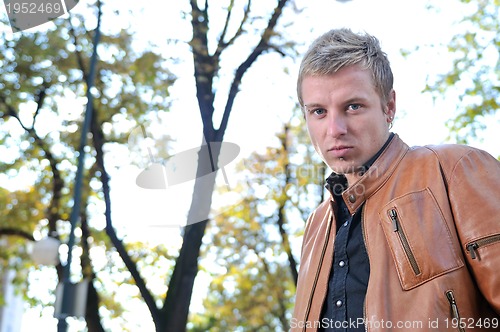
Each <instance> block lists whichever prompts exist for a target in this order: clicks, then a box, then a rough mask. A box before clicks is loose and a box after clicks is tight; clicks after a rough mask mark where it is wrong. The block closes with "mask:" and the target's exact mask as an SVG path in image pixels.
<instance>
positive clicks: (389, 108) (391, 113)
mask: <svg viewBox="0 0 500 332" xmlns="http://www.w3.org/2000/svg"><path fill="white" fill-rule="evenodd" d="M385 114H386V115H387V123H391V122H392V121H394V118H395V117H396V91H394V89H392V90H391V92H390V93H389V97H388V98H387V104H386V111H385Z"/></svg>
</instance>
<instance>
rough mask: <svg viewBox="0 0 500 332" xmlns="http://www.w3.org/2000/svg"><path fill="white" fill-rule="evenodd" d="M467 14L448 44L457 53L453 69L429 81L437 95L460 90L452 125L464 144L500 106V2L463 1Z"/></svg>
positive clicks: (456, 135) (430, 89)
mask: <svg viewBox="0 0 500 332" xmlns="http://www.w3.org/2000/svg"><path fill="white" fill-rule="evenodd" d="M460 2H461V3H462V4H463V7H464V8H463V9H464V11H466V12H467V15H465V16H464V18H463V19H462V21H461V24H460V26H461V27H463V28H464V32H463V33H460V34H457V35H455V36H454V37H453V38H452V40H451V41H450V43H449V45H448V51H449V52H450V53H452V54H453V55H454V60H453V67H452V68H453V69H452V70H451V71H450V72H448V73H446V74H442V75H440V76H438V77H437V78H436V79H435V80H433V81H431V82H429V83H428V85H427V87H426V91H431V92H432V93H433V94H434V96H438V95H444V94H446V93H447V92H456V93H457V94H458V96H459V100H460V102H459V103H458V105H457V110H458V115H457V116H456V117H455V118H454V119H452V120H451V121H450V122H449V123H448V126H449V128H450V131H451V133H452V136H453V137H454V138H455V139H456V140H457V141H458V142H461V143H466V142H467V141H468V139H469V138H474V137H476V136H477V132H478V131H479V130H481V129H484V128H485V126H486V125H487V124H486V123H485V119H486V118H487V116H494V115H495V114H496V113H497V111H498V110H499V109H500V57H499V54H500V33H499V31H500V21H499V20H498V17H500V1H499V0H494V1H489V0H460Z"/></svg>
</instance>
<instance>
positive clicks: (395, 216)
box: [379, 188, 464, 290]
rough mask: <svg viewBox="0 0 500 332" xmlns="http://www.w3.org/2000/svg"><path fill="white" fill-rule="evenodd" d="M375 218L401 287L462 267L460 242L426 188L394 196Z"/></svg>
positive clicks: (406, 287)
mask: <svg viewBox="0 0 500 332" xmlns="http://www.w3.org/2000/svg"><path fill="white" fill-rule="evenodd" d="M379 217H380V223H381V225H382V228H383V230H384V234H385V237H386V239H387V244H388V245H389V248H390V250H391V254H392V257H393V261H394V264H395V266H396V270H397V273H398V277H399V281H400V283H401V287H402V288H403V289H404V290H409V289H412V288H414V287H416V286H418V285H420V284H423V283H425V282H427V281H429V280H431V279H433V278H435V277H437V276H440V275H442V274H445V273H447V272H449V271H452V270H455V269H458V268H460V267H462V266H463V264H464V263H463V261H462V259H461V258H460V257H461V256H460V254H459V253H460V245H459V244H458V242H457V241H455V242H454V241H453V238H452V236H451V233H450V229H449V228H448V224H447V223H446V221H445V217H444V216H443V214H442V212H441V210H440V208H439V206H438V204H437V202H436V200H435V198H434V196H433V195H432V192H431V191H430V189H428V188H426V189H423V190H421V191H416V192H411V193H408V194H406V195H404V196H400V197H397V198H395V199H394V200H392V201H391V202H389V203H388V204H386V205H385V206H384V207H383V208H382V209H381V210H380V211H379Z"/></svg>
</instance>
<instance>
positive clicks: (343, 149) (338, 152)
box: [328, 145, 352, 158]
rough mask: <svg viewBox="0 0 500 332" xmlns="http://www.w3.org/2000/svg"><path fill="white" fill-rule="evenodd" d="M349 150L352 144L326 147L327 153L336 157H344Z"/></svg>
mask: <svg viewBox="0 0 500 332" xmlns="http://www.w3.org/2000/svg"><path fill="white" fill-rule="evenodd" d="M351 150H352V146H347V145H339V146H334V147H333V148H330V149H328V153H329V154H330V155H333V156H334V157H336V158H344V157H345V156H346V155H347V154H348V153H349V152H350V151H351Z"/></svg>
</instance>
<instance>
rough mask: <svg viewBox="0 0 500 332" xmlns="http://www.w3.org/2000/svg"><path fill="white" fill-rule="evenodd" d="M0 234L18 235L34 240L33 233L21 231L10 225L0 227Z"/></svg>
mask: <svg viewBox="0 0 500 332" xmlns="http://www.w3.org/2000/svg"><path fill="white" fill-rule="evenodd" d="M1 235H13V236H20V237H22V238H24V239H26V240H29V241H33V242H34V241H35V238H34V237H33V234H31V233H28V232H26V231H23V230H21V229H17V228H10V227H6V228H0V236H1Z"/></svg>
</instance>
